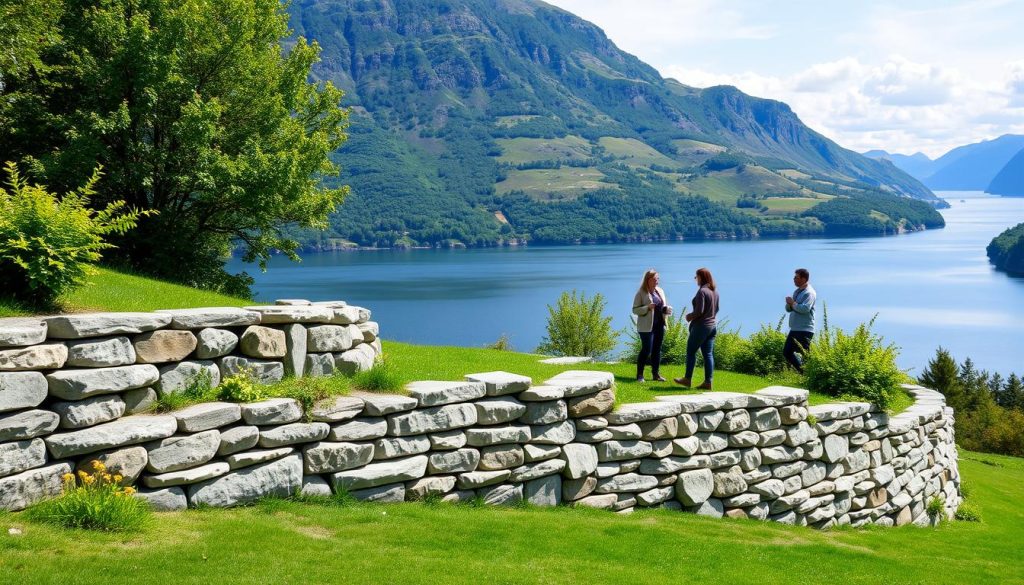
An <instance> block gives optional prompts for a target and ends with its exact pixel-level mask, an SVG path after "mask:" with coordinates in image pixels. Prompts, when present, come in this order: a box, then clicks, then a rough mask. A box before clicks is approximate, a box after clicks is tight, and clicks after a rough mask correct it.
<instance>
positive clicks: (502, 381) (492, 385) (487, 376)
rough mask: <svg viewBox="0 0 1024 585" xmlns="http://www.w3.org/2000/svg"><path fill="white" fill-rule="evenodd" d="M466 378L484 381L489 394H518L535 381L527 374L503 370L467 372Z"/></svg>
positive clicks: (472, 380)
mask: <svg viewBox="0 0 1024 585" xmlns="http://www.w3.org/2000/svg"><path fill="white" fill-rule="evenodd" d="M466 380H468V381H470V382H483V384H484V388H485V390H486V392H487V395H488V396H503V395H505V394H516V393H519V392H522V391H523V390H526V389H528V388H529V387H530V384H532V383H533V380H531V379H530V378H529V377H527V376H520V375H519V374H512V373H509V372H502V371H496V372H482V373H479V374H466Z"/></svg>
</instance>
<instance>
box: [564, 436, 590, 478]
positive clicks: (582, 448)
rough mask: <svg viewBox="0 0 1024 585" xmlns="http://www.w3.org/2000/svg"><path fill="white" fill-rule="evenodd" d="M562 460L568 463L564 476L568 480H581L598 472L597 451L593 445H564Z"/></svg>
mask: <svg viewBox="0 0 1024 585" xmlns="http://www.w3.org/2000/svg"><path fill="white" fill-rule="evenodd" d="M562 459H563V460H564V461H565V463H566V466H565V470H564V472H563V475H565V477H567V478H568V479H580V478H582V477H586V476H588V475H590V474H591V473H594V471H596V470H597V463H598V461H597V449H595V448H594V446H593V445H586V444H583V443H569V444H567V445H563V446H562Z"/></svg>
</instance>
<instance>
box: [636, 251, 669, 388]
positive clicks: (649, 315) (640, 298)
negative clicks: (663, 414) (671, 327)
mask: <svg viewBox="0 0 1024 585" xmlns="http://www.w3.org/2000/svg"><path fill="white" fill-rule="evenodd" d="M660 280H661V277H660V275H659V274H658V272H657V271H656V270H654V269H653V268H651V269H650V270H648V271H647V272H645V273H644V279H643V280H642V281H641V282H640V290H638V291H636V295H634V296H633V314H634V315H636V332H637V335H639V336H640V355H638V356H637V357H636V381H637V382H643V381H644V367H645V366H646V365H647V364H648V363H650V364H651V379H652V380H656V381H658V382H664V381H665V378H662V377H661V375H660V374H659V373H658V368H659V366H660V365H661V342H662V340H664V338H665V316H666V315H671V314H672V307H670V306H669V305H668V298H667V297H666V296H665V291H663V290H661V287H660V286H658V282H660Z"/></svg>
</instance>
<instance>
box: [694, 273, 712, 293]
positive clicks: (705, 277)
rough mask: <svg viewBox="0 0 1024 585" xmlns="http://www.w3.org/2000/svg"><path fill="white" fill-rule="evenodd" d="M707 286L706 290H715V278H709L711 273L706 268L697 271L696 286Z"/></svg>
mask: <svg viewBox="0 0 1024 585" xmlns="http://www.w3.org/2000/svg"><path fill="white" fill-rule="evenodd" d="M705 284H706V285H708V288H710V289H711V290H715V277H714V276H711V271H710V270H708V269H707V268H698V269H697V285H699V286H704V285H705Z"/></svg>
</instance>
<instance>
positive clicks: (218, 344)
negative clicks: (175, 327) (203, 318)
mask: <svg viewBox="0 0 1024 585" xmlns="http://www.w3.org/2000/svg"><path fill="white" fill-rule="evenodd" d="M196 341H197V345H196V357H197V358H199V359H201V360H210V359H213V358H219V357H222V356H225V355H228V354H229V353H231V352H232V351H234V350H235V348H236V347H238V336H237V335H235V334H234V333H232V332H230V331H226V330H224V329H214V328H209V327H208V328H206V329H202V330H200V331H199V332H198V333H196Z"/></svg>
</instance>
